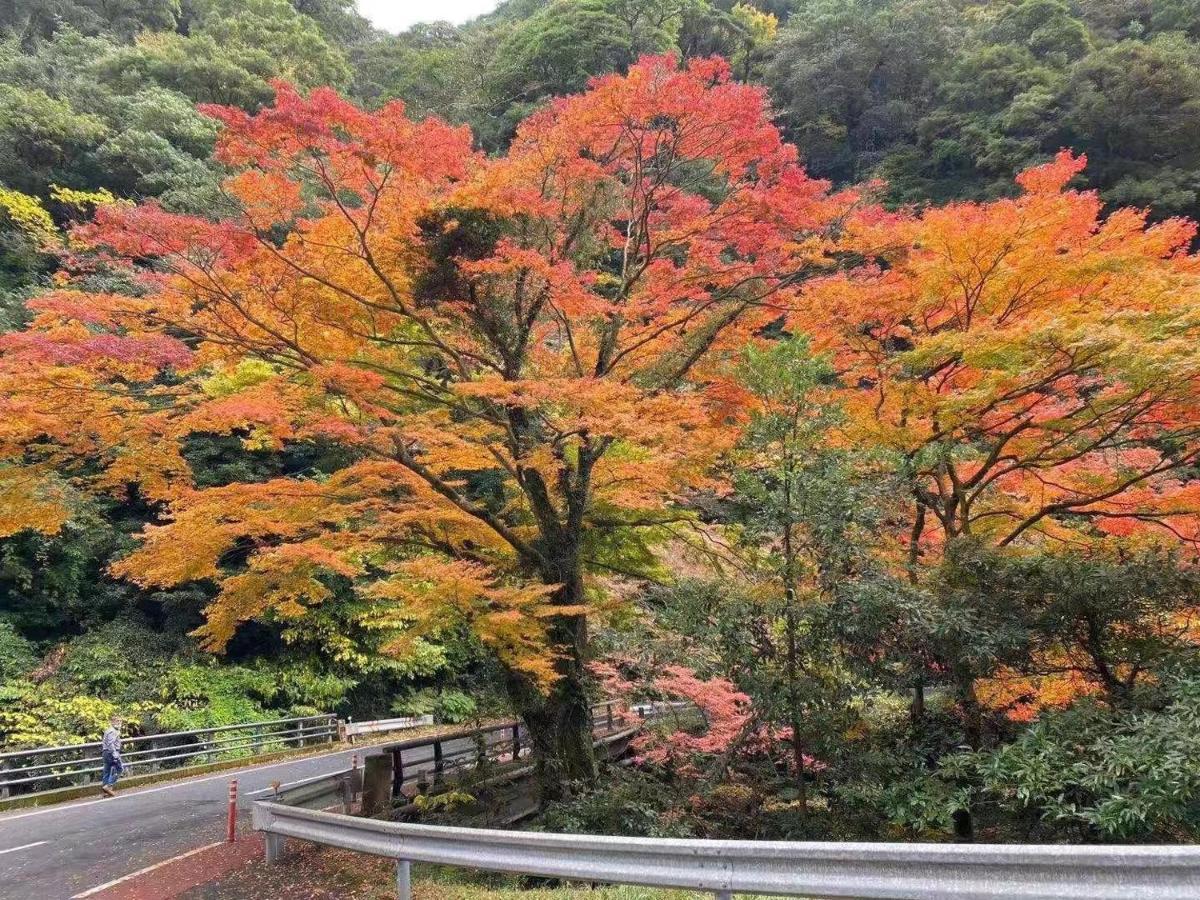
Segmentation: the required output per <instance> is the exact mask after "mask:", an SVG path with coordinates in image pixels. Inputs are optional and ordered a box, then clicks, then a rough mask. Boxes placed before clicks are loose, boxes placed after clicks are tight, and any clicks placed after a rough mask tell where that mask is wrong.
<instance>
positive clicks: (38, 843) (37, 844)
mask: <svg viewBox="0 0 1200 900" xmlns="http://www.w3.org/2000/svg"><path fill="white" fill-rule="evenodd" d="M44 843H46V842H45V841H34V842H33V843H32V844H22V845H21V846H20V847H9V848H8V849H7V850H0V856H3V855H4V854H5V853H16V852H17V851H18V850H28V849H29V848H30V847H40V846H42V844H44Z"/></svg>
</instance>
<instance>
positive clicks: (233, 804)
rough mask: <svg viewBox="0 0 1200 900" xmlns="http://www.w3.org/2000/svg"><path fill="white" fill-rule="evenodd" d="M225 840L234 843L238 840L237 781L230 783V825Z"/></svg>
mask: <svg viewBox="0 0 1200 900" xmlns="http://www.w3.org/2000/svg"><path fill="white" fill-rule="evenodd" d="M225 839H226V840H227V841H228V842H229V843H231V844H232V843H233V842H234V841H235V840H236V839H237V779H236V778H235V779H233V780H232V781H230V782H229V825H228V828H227V829H226V834H225Z"/></svg>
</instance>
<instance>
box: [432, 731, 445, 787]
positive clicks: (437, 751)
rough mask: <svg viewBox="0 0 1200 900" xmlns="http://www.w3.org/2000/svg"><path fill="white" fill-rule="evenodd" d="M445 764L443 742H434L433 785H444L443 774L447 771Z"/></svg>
mask: <svg viewBox="0 0 1200 900" xmlns="http://www.w3.org/2000/svg"><path fill="white" fill-rule="evenodd" d="M445 768H446V766H445V763H444V761H443V760H442V742H441V741H436V740H435V741H434V742H433V783H434V784H441V783H442V773H443V772H444V771H445Z"/></svg>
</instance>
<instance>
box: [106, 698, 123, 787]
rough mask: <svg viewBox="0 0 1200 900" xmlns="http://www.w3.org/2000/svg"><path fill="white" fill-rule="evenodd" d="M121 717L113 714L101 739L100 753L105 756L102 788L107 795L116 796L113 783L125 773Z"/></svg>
mask: <svg viewBox="0 0 1200 900" xmlns="http://www.w3.org/2000/svg"><path fill="white" fill-rule="evenodd" d="M121 721H122V720H121V717H120V716H113V717H112V718H111V719H109V720H108V727H107V728H105V729H104V737H103V738H101V740H100V755H101V756H102V757H103V758H104V768H103V770H102V771H101V773H100V790H101V792H102V793H103V794H104V795H105V796H107V797H113V796H116V793H117V792H116V791H114V790H113V785H115V784H116V783H117V779H118V778H120V777H121V776H122V775H123V774H125V763H123V762H122V761H121Z"/></svg>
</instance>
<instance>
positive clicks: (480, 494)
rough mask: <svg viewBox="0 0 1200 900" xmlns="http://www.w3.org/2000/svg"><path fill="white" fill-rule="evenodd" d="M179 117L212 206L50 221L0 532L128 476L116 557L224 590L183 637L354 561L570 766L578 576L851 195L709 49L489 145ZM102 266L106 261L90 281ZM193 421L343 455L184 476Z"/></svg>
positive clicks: (551, 781) (552, 758)
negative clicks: (51, 285) (200, 150)
mask: <svg viewBox="0 0 1200 900" xmlns="http://www.w3.org/2000/svg"><path fill="white" fill-rule="evenodd" d="M205 111H206V112H207V114H208V115H210V116H213V117H215V118H217V119H219V120H220V122H221V123H222V125H223V131H222V134H221V136H220V139H219V143H218V148H217V155H218V158H219V160H220V161H221V163H223V164H224V165H225V166H226V167H227V168H228V169H229V170H230V172H231V174H230V176H229V178H228V179H227V180H226V182H225V184H224V196H225V199H226V203H227V204H228V208H227V209H226V210H223V211H221V214H220V215H219V217H216V216H214V217H213V218H203V217H196V216H187V215H179V214H175V213H171V212H168V211H167V210H165V209H163V208H161V207H160V206H157V205H155V204H153V203H148V204H144V205H140V206H134V205H111V206H107V207H105V208H103V209H101V210H100V211H99V212H98V214H97V216H96V218H95V221H94V223H92V224H91V225H89V226H87V227H85V228H82V229H80V230H78V231H77V232H76V233H75V235H74V236H73V249H74V251H75V253H76V256H75V258H73V260H72V264H73V265H74V266H75V268H76V271H77V272H79V273H80V275H81V281H80V282H79V283H77V284H63V285H62V286H61V289H59V290H55V291H52V292H50V293H48V294H46V295H44V296H42V297H40V298H38V299H37V300H36V301H35V302H34V303H32V304H31V307H32V309H33V310H34V312H35V319H34V321H33V323H32V325H31V327H30V328H29V329H28V330H26V331H24V332H21V333H17V334H11V335H7V336H5V337H4V338H2V339H0V347H2V350H3V356H2V358H0V366H2V372H3V374H2V377H3V381H4V397H5V399H4V400H3V404H4V413H5V415H4V417H3V418H4V421H5V423H6V424H5V425H4V427H3V431H2V432H0V441H2V442H3V450H4V451H5V458H6V460H7V461H6V462H5V464H4V466H3V468H2V469H0V480H2V482H3V487H2V488H0V490H2V491H3V504H2V506H3V514H2V516H0V518H2V519H3V523H4V525H5V527H6V529H7V530H8V531H12V530H16V529H19V528H26V527H32V528H37V529H41V530H45V531H51V530H53V529H54V528H56V527H57V526H58V525H60V524H61V523H62V522H63V521H64V519H65V517H66V516H67V515H69V510H70V505H71V504H70V496H71V493H72V492H74V491H81V490H82V491H86V490H113V491H123V490H126V489H127V488H128V486H129V485H131V484H132V485H136V486H137V490H138V491H140V492H141V493H142V495H144V496H145V497H146V498H148V499H150V500H152V501H154V502H157V503H160V504H162V508H163V510H164V514H163V518H162V524H160V525H155V526H152V527H149V528H148V529H147V531H146V534H145V535H144V540H143V541H142V543H141V544H140V546H139V548H138V549H137V550H136V552H134V553H133V554H131V555H130V556H128V557H126V558H125V559H124V560H123V561H121V562H120V563H119V564H118V566H117V570H118V572H119V573H120V574H122V575H124V576H127V577H129V578H131V579H133V580H135V581H137V582H139V583H141V584H143V585H150V586H155V585H173V584H178V583H181V582H185V581H193V580H199V579H210V580H212V581H214V582H216V583H218V584H219V593H218V594H217V596H216V599H215V600H214V601H213V602H212V604H211V606H210V607H209V608H208V610H207V624H206V625H205V626H204V627H203V628H202V630H201V634H202V636H203V638H204V639H205V641H206V643H207V644H208V645H209V646H210V647H212V648H220V647H222V646H223V645H224V644H225V643H226V642H227V641H228V640H229V639H230V637H231V636H232V635H233V633H234V631H235V629H236V628H237V627H238V624H239V623H240V622H243V621H246V620H249V619H252V618H260V617H266V616H276V617H285V618H286V617H292V616H298V615H301V614H303V612H304V610H305V609H306V608H307V607H308V606H310V605H311V604H314V603H319V602H321V600H322V599H323V598H325V597H327V596H328V595H329V583H330V579H331V578H334V577H336V578H342V579H348V580H350V581H351V582H353V583H354V584H356V585H357V586H358V589H359V590H360V591H361V592H362V593H363V594H364V595H366V596H369V597H372V598H375V599H376V600H378V601H379V603H380V607H379V608H380V610H381V612H380V614H379V615H380V616H381V617H385V616H386V617H387V618H388V619H389V621H391V622H393V623H396V622H398V623H400V624H401V625H402V628H401V629H400V631H399V635H400V636H399V637H398V638H397V640H396V641H395V642H394V646H393V647H392V649H393V650H395V651H396V652H397V653H403V652H404V651H405V649H406V647H407V646H408V645H409V643H410V642H411V641H413V640H416V639H417V638H419V637H421V636H425V635H429V634H436V633H437V632H438V631H439V629H446V628H451V627H456V626H462V627H467V628H469V629H471V630H472V631H473V633H474V634H476V635H477V637H478V638H479V639H480V640H481V641H483V642H484V643H485V644H487V645H489V646H490V647H492V648H493V650H494V651H495V652H496V654H497V655H498V657H499V659H500V660H501V662H502V663H503V664H504V666H505V671H506V672H507V687H508V690H509V693H510V695H511V696H512V698H513V699H514V702H515V705H516V706H517V708H518V710H519V711H520V713H521V714H522V715H523V716H524V717H525V719H526V721H527V722H528V724H529V727H530V730H531V733H532V735H533V740H534V742H535V744H536V746H537V747H538V749H539V750H541V751H542V755H543V758H544V760H545V761H546V762H545V765H546V774H547V775H548V777H547V779H546V783H547V784H548V785H551V786H554V785H561V784H562V783H564V782H565V781H567V780H569V779H572V778H587V777H589V776H590V774H591V772H592V766H593V763H592V753H591V742H590V736H589V724H588V708H587V701H586V699H585V695H584V690H583V678H582V666H583V663H584V660H585V656H586V644H587V622H588V615H589V612H590V611H591V610H592V609H593V608H594V606H595V603H596V602H597V600H598V598H599V596H600V593H599V591H598V590H597V589H596V588H595V586H594V584H593V583H592V582H590V581H589V579H590V577H591V575H592V573H597V572H605V571H609V570H611V569H612V568H613V566H614V563H613V560H612V559H611V558H609V556H608V555H607V554H608V553H609V549H608V548H610V547H612V546H613V545H614V544H615V543H618V540H617V539H618V538H619V537H620V535H622V534H628V533H629V532H630V531H631V530H636V529H646V528H652V527H654V526H656V525H660V524H661V523H662V522H663V521H664V520H665V519H669V518H672V517H677V516H679V515H683V513H681V512H679V511H678V510H677V509H675V508H674V507H675V506H676V505H677V501H679V500H680V499H681V498H684V497H686V496H687V495H688V493H689V492H691V491H694V490H697V489H701V488H704V487H705V486H707V485H708V484H709V477H710V476H709V474H708V473H709V471H710V468H711V464H712V463H713V461H714V459H716V458H717V457H718V456H719V455H720V454H721V453H722V451H724V450H725V449H726V448H727V447H728V446H730V445H731V443H732V442H733V441H734V440H736V438H737V430H736V429H735V428H732V427H731V426H730V416H731V415H732V414H733V413H734V412H736V411H735V410H732V409H731V408H730V407H729V405H728V403H727V401H728V399H729V397H730V392H729V391H728V390H726V389H725V378H724V374H723V373H724V372H725V370H726V366H725V361H726V359H727V357H729V356H731V355H732V354H733V352H735V351H737V350H739V349H740V348H741V347H742V346H744V344H745V343H746V342H747V341H748V340H753V339H754V336H755V335H756V334H758V333H759V332H760V331H761V330H762V329H763V328H764V327H765V326H767V325H768V324H769V323H771V322H772V321H774V320H777V319H778V318H779V316H780V314H781V313H780V310H781V309H786V308H789V307H790V306H791V305H792V304H793V303H794V301H795V297H796V294H797V291H798V290H799V286H800V284H801V283H802V282H803V281H804V280H805V279H806V278H808V277H810V276H811V275H812V274H813V272H815V271H819V270H821V269H822V268H823V267H827V266H828V265H830V259H831V247H832V241H831V238H830V236H829V231H830V226H831V224H832V223H834V222H835V221H838V220H840V219H842V218H844V217H845V216H846V214H847V213H848V211H850V210H851V209H853V208H854V205H855V201H856V198H855V196H854V195H852V194H845V195H830V194H829V193H828V192H827V189H826V185H825V184H824V183H822V182H817V181H813V180H810V179H809V178H807V177H806V175H805V173H804V171H803V169H802V168H801V167H800V165H799V164H798V162H797V160H796V154H795V151H794V148H792V147H790V146H788V145H786V144H784V143H783V142H782V141H781V140H780V137H779V134H778V132H777V131H776V129H775V128H774V126H773V125H772V124H771V122H770V116H769V113H768V110H767V105H766V100H765V96H764V94H763V92H762V91H761V90H760V89H757V88H753V87H749V86H745V85H739V84H735V83H733V82H731V81H730V78H729V72H728V68H727V66H726V65H725V64H724V63H723V62H721V61H719V60H710V61H694V62H691V63H689V64H687V66H686V67H683V68H680V67H679V65H678V63H677V61H676V60H674V59H673V58H648V59H645V60H643V61H642V62H640V63H639V64H637V65H636V66H634V67H632V68H631V70H630V71H629V73H628V74H627V75H624V76H609V77H605V78H600V79H597V80H596V81H594V82H593V84H592V86H591V88H590V89H589V90H588V91H587V92H586V93H584V94H582V95H578V96H574V97H569V98H565V99H561V100H558V101H555V102H554V103H552V104H551V105H550V106H549V107H548V108H546V109H544V110H543V111H542V112H539V113H538V114H536V115H534V116H532V117H531V118H530V119H529V120H528V121H526V122H525V123H524V124H523V125H522V127H521V129H520V131H519V133H518V135H517V137H516V139H515V141H514V143H513V145H512V147H511V149H510V150H509V151H508V153H507V154H506V155H505V156H503V157H501V158H496V159H486V158H484V157H482V156H481V155H480V154H478V153H476V152H474V151H473V150H472V148H471V136H470V134H469V133H468V132H467V131H466V130H465V129H456V128H451V127H449V126H447V125H445V124H442V123H440V122H437V121H432V120H430V121H425V122H420V123H416V122H413V121H410V120H409V119H407V118H406V117H405V114H404V109H403V106H402V105H401V104H399V103H393V104H390V105H387V106H385V107H383V108H382V109H380V110H379V111H378V112H370V113H369V112H364V111H362V110H360V109H358V108H356V107H355V106H353V105H352V104H350V103H349V102H347V101H344V100H342V99H340V98H339V97H338V96H337V95H336V94H334V93H333V92H332V91H329V90H316V91H313V92H312V93H311V94H310V95H309V96H307V97H305V96H301V95H300V94H298V93H296V92H294V91H293V90H291V89H289V88H287V87H286V86H281V87H280V88H279V92H278V96H277V98H276V101H275V103H274V105H273V106H271V107H269V108H266V109H264V110H262V111H261V112H259V113H257V114H254V115H249V114H246V113H244V112H242V111H239V110H236V109H228V108H216V107H209V108H206V109H205ZM97 270H103V271H105V272H107V273H108V274H109V282H110V283H111V281H112V280H113V279H114V277H116V276H119V277H120V278H123V279H125V283H126V285H127V287H126V288H125V289H123V290H120V291H114V290H106V291H97V290H95V289H89V287H88V285H89V284H91V283H94V282H89V281H88V280H87V278H88V276H89V274H90V273H92V272H95V271H97ZM113 273H116V276H114V274H113ZM214 433H215V434H232V435H237V436H240V437H241V438H242V439H243V441H244V443H245V444H246V446H248V447H277V446H281V445H284V444H286V443H288V442H297V441H317V442H324V443H331V444H334V445H336V446H338V447H340V448H342V450H343V452H344V455H345V458H346V463H345V465H343V466H341V467H339V468H337V469H336V470H335V471H332V472H331V473H329V474H327V475H325V476H322V477H306V478H300V477H280V478H275V479H271V480H267V481H263V482H257V483H243V482H235V483H232V484H228V485H225V486H220V487H210V488H199V487H197V486H196V485H195V484H194V483H193V480H192V477H191V473H190V471H189V467H188V465H187V462H186V459H185V456H184V453H183V447H184V445H185V443H186V441H187V439H188V437H189V436H191V435H196V434H214ZM383 611H386V612H383Z"/></svg>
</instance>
